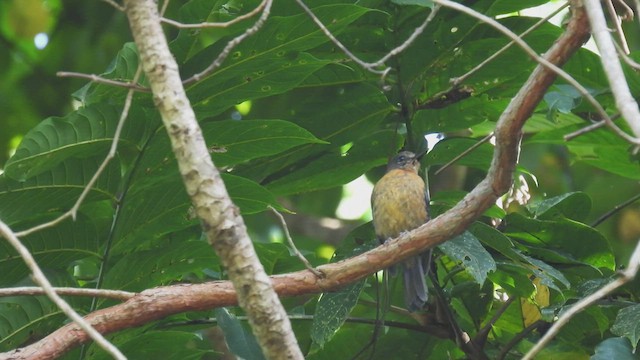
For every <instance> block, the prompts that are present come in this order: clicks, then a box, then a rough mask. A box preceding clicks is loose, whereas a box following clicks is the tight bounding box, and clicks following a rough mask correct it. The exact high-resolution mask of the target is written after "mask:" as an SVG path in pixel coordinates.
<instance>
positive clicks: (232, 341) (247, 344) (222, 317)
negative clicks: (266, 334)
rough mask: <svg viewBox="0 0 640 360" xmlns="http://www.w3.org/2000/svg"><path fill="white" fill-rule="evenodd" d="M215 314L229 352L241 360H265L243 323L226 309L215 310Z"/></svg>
mask: <svg viewBox="0 0 640 360" xmlns="http://www.w3.org/2000/svg"><path fill="white" fill-rule="evenodd" d="M215 313H216V319H217V320H218V326H220V328H221V329H222V331H223V332H224V339H225V341H226V343H227V345H229V350H231V351H232V352H233V353H234V354H235V355H237V356H238V357H240V358H241V359H256V360H260V359H264V355H263V354H262V350H261V349H260V346H259V345H258V342H257V341H256V338H255V337H254V336H253V333H251V331H250V330H248V329H247V328H246V327H244V326H242V323H240V321H239V320H238V319H237V318H236V317H235V316H233V315H231V314H230V313H229V312H228V311H227V309H225V308H218V309H215Z"/></svg>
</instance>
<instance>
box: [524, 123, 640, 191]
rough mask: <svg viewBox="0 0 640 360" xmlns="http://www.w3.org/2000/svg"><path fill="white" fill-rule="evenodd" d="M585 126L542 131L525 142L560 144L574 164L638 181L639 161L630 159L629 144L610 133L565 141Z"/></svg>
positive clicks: (587, 134) (604, 131)
mask: <svg viewBox="0 0 640 360" xmlns="http://www.w3.org/2000/svg"><path fill="white" fill-rule="evenodd" d="M586 125H587V124H586V123H585V124H576V125H571V126H566V127H562V128H555V129H553V130H549V131H543V132H540V133H538V134H536V135H534V136H532V137H531V138H530V139H529V140H527V142H528V143H543V144H563V145H566V146H567V147H568V149H569V151H570V152H571V153H572V154H573V157H574V158H575V159H576V160H577V161H580V162H583V163H585V164H589V165H591V166H594V167H597V168H599V169H602V170H605V171H608V172H610V173H612V174H616V175H619V176H623V177H626V178H629V179H635V180H637V179H640V161H639V160H638V159H636V158H634V157H633V156H632V155H631V153H630V150H631V147H630V146H629V144H628V143H627V142H626V141H624V140H622V139H621V138H620V137H618V136H617V135H616V134H614V133H613V132H612V131H610V130H608V129H605V128H602V129H597V130H594V131H590V132H587V133H585V134H582V135H580V136H578V137H576V138H574V139H572V140H571V141H570V142H566V141H565V140H564V135H566V134H569V133H572V132H574V131H577V130H580V129H581V128H583V127H584V126H586Z"/></svg>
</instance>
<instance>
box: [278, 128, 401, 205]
mask: <svg viewBox="0 0 640 360" xmlns="http://www.w3.org/2000/svg"><path fill="white" fill-rule="evenodd" d="M391 141H394V137H393V133H392V132H390V131H381V132H378V133H374V134H371V135H370V136H368V137H365V138H363V139H360V140H358V141H357V142H355V143H354V144H353V146H352V148H351V149H349V151H348V152H347V153H346V154H344V155H343V154H337V153H330V154H326V155H324V156H321V157H319V158H318V159H316V160H314V161H313V162H311V163H309V164H307V165H306V166H304V167H303V168H301V169H299V170H297V171H295V172H292V173H291V174H290V175H284V176H283V177H281V178H279V179H277V180H275V181H273V182H271V183H269V184H268V185H267V188H268V189H269V190H270V191H272V192H273V193H275V194H278V195H288V194H296V193H301V192H310V191H316V190H323V189H329V188H332V187H335V186H339V185H343V184H346V183H348V182H350V181H352V180H354V179H356V178H357V177H359V176H360V175H362V174H363V173H365V172H366V171H368V170H369V169H371V168H373V167H375V166H379V165H382V164H385V163H386V157H385V156H384V155H382V154H384V153H385V151H386V150H387V149H389V148H392V147H393V146H394V145H393V143H390V142H391Z"/></svg>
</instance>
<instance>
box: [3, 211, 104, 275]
mask: <svg viewBox="0 0 640 360" xmlns="http://www.w3.org/2000/svg"><path fill="white" fill-rule="evenodd" d="M97 222H98V221H94V220H93V219H90V218H87V217H86V216H84V215H80V216H79V217H78V218H77V219H76V221H75V222H73V221H71V220H67V221H64V222H62V223H61V224H58V225H57V226H55V227H51V228H47V229H44V230H41V231H38V232H36V233H33V234H31V235H29V236H26V237H24V238H22V239H21V241H22V243H23V244H24V245H25V246H26V247H27V248H28V249H29V251H30V252H31V254H32V255H33V257H34V258H35V259H36V261H37V262H38V265H40V266H41V267H43V268H46V269H59V270H67V269H68V268H69V267H71V265H72V262H73V261H75V260H79V259H82V258H86V257H93V258H95V259H98V258H99V257H100V255H101V254H100V251H99V249H100V245H101V240H103V238H104V231H105V230H106V229H108V228H106V229H105V225H106V224H103V225H97V224H96V223H97ZM0 254H2V256H0V273H2V276H1V277H0V286H8V285H12V284H15V283H16V282H17V281H18V280H21V279H23V278H25V277H26V276H27V275H29V274H30V271H29V269H28V268H27V267H26V265H25V263H24V260H23V259H22V258H21V257H20V256H18V253H17V252H16V250H15V249H14V248H13V247H12V246H11V245H9V243H8V242H6V241H2V242H0Z"/></svg>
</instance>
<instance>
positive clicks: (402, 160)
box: [398, 155, 407, 164]
mask: <svg viewBox="0 0 640 360" xmlns="http://www.w3.org/2000/svg"><path fill="white" fill-rule="evenodd" d="M406 160H407V159H406V158H405V157H404V155H400V156H398V164H402V163H404V162H405V161H406Z"/></svg>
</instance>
